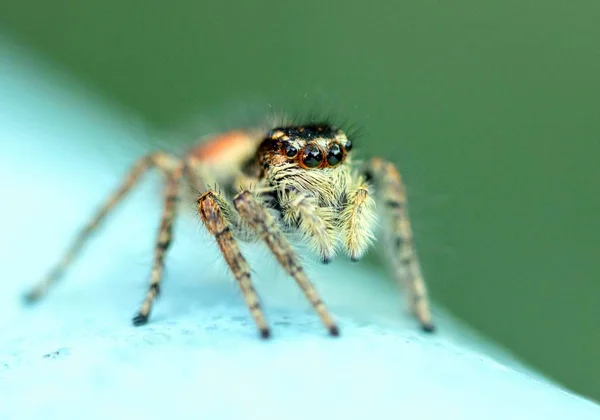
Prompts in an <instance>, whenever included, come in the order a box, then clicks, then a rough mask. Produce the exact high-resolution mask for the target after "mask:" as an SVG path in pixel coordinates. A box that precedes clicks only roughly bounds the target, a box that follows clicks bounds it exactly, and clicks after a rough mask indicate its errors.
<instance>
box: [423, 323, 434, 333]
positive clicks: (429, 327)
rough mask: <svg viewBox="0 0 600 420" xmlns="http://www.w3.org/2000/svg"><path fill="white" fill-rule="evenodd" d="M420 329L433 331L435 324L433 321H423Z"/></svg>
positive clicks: (427, 331) (428, 331)
mask: <svg viewBox="0 0 600 420" xmlns="http://www.w3.org/2000/svg"><path fill="white" fill-rule="evenodd" d="M421 329H422V330H423V331H425V332H426V333H434V332H435V325H433V323H431V322H427V323H423V324H421Z"/></svg>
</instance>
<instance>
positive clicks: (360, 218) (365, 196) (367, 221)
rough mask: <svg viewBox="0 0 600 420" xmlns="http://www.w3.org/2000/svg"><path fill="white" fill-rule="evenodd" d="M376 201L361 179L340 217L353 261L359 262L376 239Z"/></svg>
mask: <svg viewBox="0 0 600 420" xmlns="http://www.w3.org/2000/svg"><path fill="white" fill-rule="evenodd" d="M375 216H376V214H375V201H374V200H373V198H372V197H371V195H370V194H369V187H368V185H367V183H366V182H365V181H364V180H363V179H362V177H359V178H358V179H357V180H356V182H355V183H354V186H353V187H352V188H350V190H349V191H348V193H347V198H346V206H345V208H344V210H343V211H342V214H341V216H340V225H341V235H342V240H343V244H344V249H345V250H346V252H347V253H348V256H349V257H350V259H351V260H352V261H358V260H359V259H360V258H361V257H362V256H363V255H364V253H365V252H366V251H367V249H368V247H369V245H370V244H371V242H373V240H374V239H375V238H374V236H373V227H374V224H375Z"/></svg>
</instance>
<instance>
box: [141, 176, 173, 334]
mask: <svg viewBox="0 0 600 420" xmlns="http://www.w3.org/2000/svg"><path fill="white" fill-rule="evenodd" d="M182 175H183V167H182V165H181V164H179V165H177V166H176V167H174V168H171V169H170V170H169V171H168V172H167V184H166V186H165V194H164V207H163V213H162V217H161V222H160V228H159V230H158V236H157V238H156V245H155V246H154V262H153V264H152V271H151V273H150V285H149V288H148V293H147V294H146V298H145V299H144V302H143V303H142V305H141V306H140V309H139V310H138V312H137V314H136V315H135V316H134V317H133V319H132V322H133V325H135V326H139V325H144V324H145V323H147V322H148V317H149V316H150V311H151V310H152V304H153V303H154V300H155V299H156V298H157V297H158V295H159V293H160V282H161V280H162V278H163V271H164V267H165V254H166V253H167V250H168V249H169V245H171V240H172V238H173V222H174V221H175V217H176V216H177V201H178V200H179V195H180V186H181V184H180V181H181V178H182Z"/></svg>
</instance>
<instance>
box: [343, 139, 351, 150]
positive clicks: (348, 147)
mask: <svg viewBox="0 0 600 420" xmlns="http://www.w3.org/2000/svg"><path fill="white" fill-rule="evenodd" d="M344 148H345V149H346V151H347V152H349V151H350V150H352V140H350V139H348V140H346V145H345V146H344Z"/></svg>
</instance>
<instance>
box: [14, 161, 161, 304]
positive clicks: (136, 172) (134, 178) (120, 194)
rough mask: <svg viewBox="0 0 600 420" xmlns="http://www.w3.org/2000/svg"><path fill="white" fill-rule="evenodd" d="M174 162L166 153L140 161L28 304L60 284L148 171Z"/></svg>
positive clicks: (28, 298) (27, 297) (34, 289)
mask: <svg viewBox="0 0 600 420" xmlns="http://www.w3.org/2000/svg"><path fill="white" fill-rule="evenodd" d="M172 162H173V158H171V157H170V156H168V155H166V154H164V153H153V154H150V155H147V156H145V157H143V158H141V159H140V160H138V161H137V162H136V164H135V165H134V166H133V167H132V168H131V170H130V171H129V173H128V174H127V176H126V178H125V180H124V181H123V183H122V184H121V186H120V187H119V188H118V189H117V190H116V191H115V192H114V193H113V194H112V195H111V196H110V197H109V198H108V199H107V200H106V202H105V203H104V204H103V205H102V207H101V208H100V209H99V210H98V212H97V213H96V214H95V215H94V217H93V218H92V219H91V220H90V221H89V222H88V224H87V225H86V226H85V227H84V228H83V229H82V230H81V231H80V232H79V234H78V235H77V236H76V237H75V240H74V241H73V243H72V244H71V246H70V247H69V248H68V249H67V251H66V252H65V254H64V255H63V256H62V258H61V259H60V260H59V262H58V263H57V264H56V265H55V266H54V268H53V269H52V270H51V271H50V273H49V274H48V275H47V276H46V277H45V278H43V279H42V280H41V281H40V282H39V283H37V284H36V285H34V286H33V287H32V289H31V290H30V291H29V292H28V293H27V294H26V295H25V300H26V301H27V302H35V301H37V300H39V299H40V298H42V297H44V296H45V295H46V294H47V292H48V290H49V289H50V288H51V287H52V286H53V285H54V284H56V283H57V282H58V280H59V279H60V278H61V276H62V274H63V273H64V271H65V270H66V269H67V267H68V266H69V264H70V263H71V262H72V261H73V260H74V258H75V257H76V256H77V255H78V254H79V252H80V251H81V250H82V248H83V246H84V245H85V244H86V243H87V241H88V239H89V238H90V236H91V235H92V233H94V232H95V231H96V230H97V228H98V227H99V226H100V224H101V223H102V222H103V221H104V219H105V218H106V216H107V215H108V214H109V213H110V211H111V210H112V209H113V208H114V207H115V206H116V205H117V204H118V203H119V202H120V201H121V200H122V199H123V198H124V197H125V195H127V193H128V192H129V191H131V189H132V188H133V187H134V186H135V185H136V184H137V182H138V181H139V179H140V178H141V176H142V175H143V174H144V173H145V172H146V171H147V170H149V169H151V168H154V167H157V168H159V169H161V170H163V171H168V170H169V168H170V166H171V164H172Z"/></svg>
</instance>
